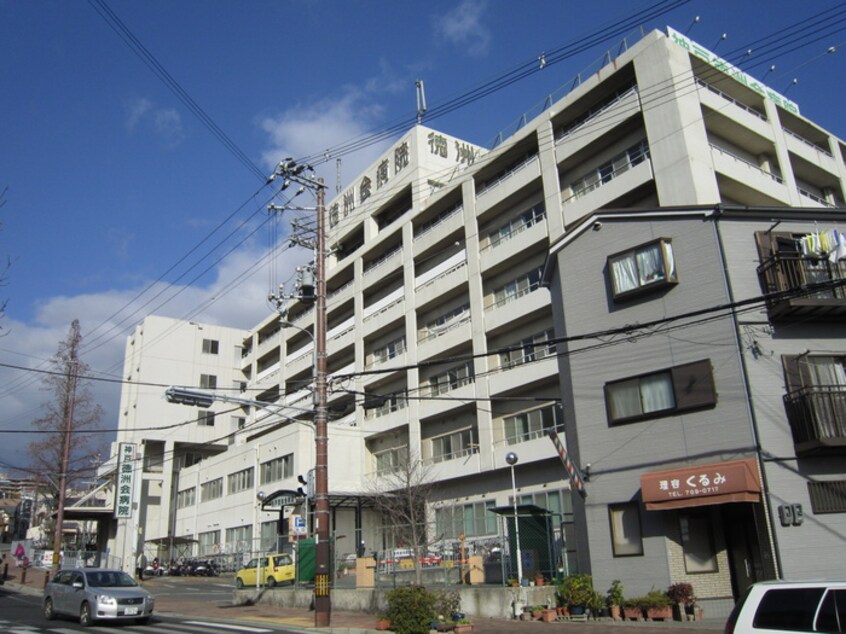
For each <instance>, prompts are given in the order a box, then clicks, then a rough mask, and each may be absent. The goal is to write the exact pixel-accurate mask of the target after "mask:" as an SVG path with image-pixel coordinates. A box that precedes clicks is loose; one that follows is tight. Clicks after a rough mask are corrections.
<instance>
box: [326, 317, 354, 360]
mask: <svg viewBox="0 0 846 634" xmlns="http://www.w3.org/2000/svg"><path fill="white" fill-rule="evenodd" d="M354 343H355V317H350V318H349V319H347V320H345V321H344V322H343V323H340V324H338V325H337V326H335V327H334V328H331V329H330V330H329V332H327V333H326V346H327V348H328V349H329V351H330V352H337V351H338V350H343V349H344V348H347V347H349V346H351V345H353V344H354Z"/></svg>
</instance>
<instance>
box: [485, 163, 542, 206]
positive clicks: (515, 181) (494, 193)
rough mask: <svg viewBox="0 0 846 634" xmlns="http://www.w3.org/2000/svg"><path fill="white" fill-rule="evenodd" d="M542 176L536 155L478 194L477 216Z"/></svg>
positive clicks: (489, 184)
mask: <svg viewBox="0 0 846 634" xmlns="http://www.w3.org/2000/svg"><path fill="white" fill-rule="evenodd" d="M540 175H541V169H540V158H539V157H538V155H537V154H534V155H532V156H530V157H529V158H528V159H526V160H525V161H523V162H522V163H520V164H519V165H517V166H516V167H514V169H512V170H510V171H509V172H507V173H505V174H504V175H503V176H502V177H501V178H499V179H497V180H496V181H494V182H492V183H488V184H487V185H486V186H485V188H484V189H483V190H481V191H480V192H478V193H477V194H476V215H479V216H480V215H482V214H483V213H484V212H485V211H487V210H488V209H489V208H490V207H491V206H492V205H494V204H495V203H498V202H499V201H501V200H503V199H504V198H506V197H507V196H510V195H511V194H513V193H515V192H518V191H520V190H521V189H523V188H524V187H526V186H527V185H529V183H531V182H532V181H534V180H537V179H538V178H540Z"/></svg>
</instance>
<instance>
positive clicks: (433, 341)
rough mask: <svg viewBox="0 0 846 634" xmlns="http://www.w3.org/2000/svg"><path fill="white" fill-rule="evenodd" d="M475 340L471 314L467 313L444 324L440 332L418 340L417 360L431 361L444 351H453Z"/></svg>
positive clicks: (434, 331)
mask: <svg viewBox="0 0 846 634" xmlns="http://www.w3.org/2000/svg"><path fill="white" fill-rule="evenodd" d="M472 338H473V330H472V327H471V324H470V314H469V313H465V314H464V315H463V316H462V317H461V318H460V319H455V320H453V321H451V322H449V323H447V324H444V325H443V326H442V327H441V328H439V329H438V330H432V331H429V332H428V333H427V334H426V336H425V337H421V338H420V339H418V340H417V358H418V360H420V361H423V360H426V359H429V358H430V357H433V356H435V355H436V354H438V353H440V352H443V351H444V350H452V349H454V348H455V347H457V346H460V345H462V344H466V343H467V342H468V341H470V340H471V339H472Z"/></svg>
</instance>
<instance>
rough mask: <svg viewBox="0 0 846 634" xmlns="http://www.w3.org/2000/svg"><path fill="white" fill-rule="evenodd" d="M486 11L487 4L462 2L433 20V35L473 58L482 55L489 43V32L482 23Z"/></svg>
mask: <svg viewBox="0 0 846 634" xmlns="http://www.w3.org/2000/svg"><path fill="white" fill-rule="evenodd" d="M486 10H487V2H484V1H480V0H462V2H461V3H460V4H459V5H458V6H457V7H455V8H454V9H453V10H452V11H449V12H448V13H446V14H445V15H443V16H439V17H437V18H436V19H435V35H436V36H438V37H440V38H441V39H443V40H446V41H447V42H449V43H450V44H453V45H455V46H459V47H463V48H464V49H465V50H466V51H467V53H469V54H470V55H472V56H474V57H479V56H481V55H484V54H485V53H487V52H488V47H489V46H490V43H491V31H490V29H489V28H488V27H487V26H485V25H484V24H483V23H482V17H483V15H484V13H485V11H486Z"/></svg>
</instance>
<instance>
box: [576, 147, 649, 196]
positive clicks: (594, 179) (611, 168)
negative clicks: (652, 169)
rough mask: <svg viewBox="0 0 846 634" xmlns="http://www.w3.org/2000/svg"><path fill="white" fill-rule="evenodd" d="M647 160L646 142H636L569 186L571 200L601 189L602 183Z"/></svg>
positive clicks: (647, 148)
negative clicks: (571, 193)
mask: <svg viewBox="0 0 846 634" xmlns="http://www.w3.org/2000/svg"><path fill="white" fill-rule="evenodd" d="M647 158H649V146H648V145H647V144H646V140H642V141H638V142H637V143H635V144H634V145H632V146H631V147H629V148H628V149H626V150H624V151H623V152H620V153H619V154H617V155H616V156H615V157H614V158H612V159H611V160H610V161H607V162H605V163H603V164H602V165H600V166H599V167H596V168H594V169H592V170H591V171H590V172H588V173H587V174H585V175H584V176H583V177H582V178H580V179H579V180H577V181H575V182H574V183H572V184H571V185H570V189H571V190H572V191H573V196H572V197H573V198H578V197H579V196H584V195H585V194H589V193H590V192H592V191H593V190H595V189H597V188H598V187H601V186H602V185H603V184H604V183H607V182H608V181H610V180H613V179H614V178H616V177H617V176H619V175H620V174H622V173H623V172H626V171H628V170H629V168H632V167H634V166H635V165H638V164H639V163H642V162H643V161H644V160H646V159H647Z"/></svg>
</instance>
